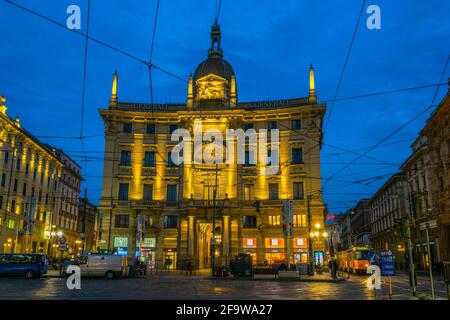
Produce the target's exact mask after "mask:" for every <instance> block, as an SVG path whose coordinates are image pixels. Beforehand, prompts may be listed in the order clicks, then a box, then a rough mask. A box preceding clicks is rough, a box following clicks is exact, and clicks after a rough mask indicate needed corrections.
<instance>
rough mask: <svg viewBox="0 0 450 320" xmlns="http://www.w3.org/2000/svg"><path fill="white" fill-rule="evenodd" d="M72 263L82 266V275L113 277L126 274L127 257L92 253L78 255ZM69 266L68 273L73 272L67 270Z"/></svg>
mask: <svg viewBox="0 0 450 320" xmlns="http://www.w3.org/2000/svg"><path fill="white" fill-rule="evenodd" d="M72 265H76V266H78V267H80V271H81V276H82V277H84V276H96V277H106V278H108V279H113V278H115V277H120V276H122V275H126V269H127V259H126V257H125V256H116V255H109V254H90V255H87V256H80V257H78V258H77V259H75V261H73V263H72ZM68 266H69V265H67V266H66V268H65V269H64V272H65V274H66V275H69V274H71V273H70V272H67V268H68Z"/></svg>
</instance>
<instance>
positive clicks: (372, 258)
mask: <svg viewBox="0 0 450 320" xmlns="http://www.w3.org/2000/svg"><path fill="white" fill-rule="evenodd" d="M367 260H369V264H370V265H372V266H375V265H376V264H377V253H376V252H375V250H370V251H369V253H368V254H367Z"/></svg>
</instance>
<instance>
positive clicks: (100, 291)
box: [0, 273, 446, 300]
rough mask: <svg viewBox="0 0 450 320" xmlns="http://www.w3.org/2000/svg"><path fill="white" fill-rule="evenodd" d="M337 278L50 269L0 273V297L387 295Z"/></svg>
mask: <svg viewBox="0 0 450 320" xmlns="http://www.w3.org/2000/svg"><path fill="white" fill-rule="evenodd" d="M341 276H342V278H341V279H340V281H337V282H334V281H330V280H331V279H330V276H329V274H322V275H319V276H315V277H312V278H308V277H304V278H303V280H304V281H280V280H274V279H265V280H251V279H234V278H228V279H217V278H210V277H209V276H208V275H207V274H201V273H200V274H197V275H194V276H186V275H185V274H181V273H170V274H168V273H158V274H157V275H154V274H153V275H147V276H146V277H141V278H119V279H113V280H107V279H104V278H82V280H81V290H69V289H68V288H67V285H66V279H64V278H60V277H58V276H57V273H50V275H49V276H48V277H45V278H41V279H33V280H26V279H24V278H0V289H1V290H0V299H19V300H21V299H25V300H29V299H30V300H34V299H51V300H60V299H82V300H83V299H105V300H111V299H125V300H147V299H156V300H159V299H175V300H232V299H237V300H257V299H260V300H270V299H282V300H287V299H289V300H374V299H377V300H378V299H382V300H384V299H388V290H387V288H388V286H387V283H386V281H385V280H386V279H383V284H382V290H377V292H376V293H375V292H373V291H371V290H369V289H367V287H366V283H367V282H366V281H367V277H365V276H364V275H362V276H355V275H351V276H350V278H347V274H341ZM418 281H419V286H418V292H419V294H421V295H423V294H428V293H429V290H428V288H429V281H428V282H427V281H426V278H424V279H422V278H419V279H418ZM435 287H436V295H437V296H438V297H441V298H445V297H446V291H444V286H443V282H442V279H436V285H435ZM393 293H394V299H402V300H406V299H413V297H412V295H411V293H410V290H409V282H408V278H407V276H405V275H400V276H397V277H394V278H393Z"/></svg>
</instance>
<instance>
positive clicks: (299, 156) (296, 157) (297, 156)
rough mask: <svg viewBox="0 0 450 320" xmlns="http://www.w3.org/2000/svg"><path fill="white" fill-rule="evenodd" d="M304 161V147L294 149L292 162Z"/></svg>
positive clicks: (299, 162)
mask: <svg viewBox="0 0 450 320" xmlns="http://www.w3.org/2000/svg"><path fill="white" fill-rule="evenodd" d="M302 163H303V150H302V148H293V149H292V164H302Z"/></svg>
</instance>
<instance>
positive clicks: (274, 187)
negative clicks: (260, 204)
mask: <svg viewBox="0 0 450 320" xmlns="http://www.w3.org/2000/svg"><path fill="white" fill-rule="evenodd" d="M278 199H279V197H278V183H269V200H278Z"/></svg>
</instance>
